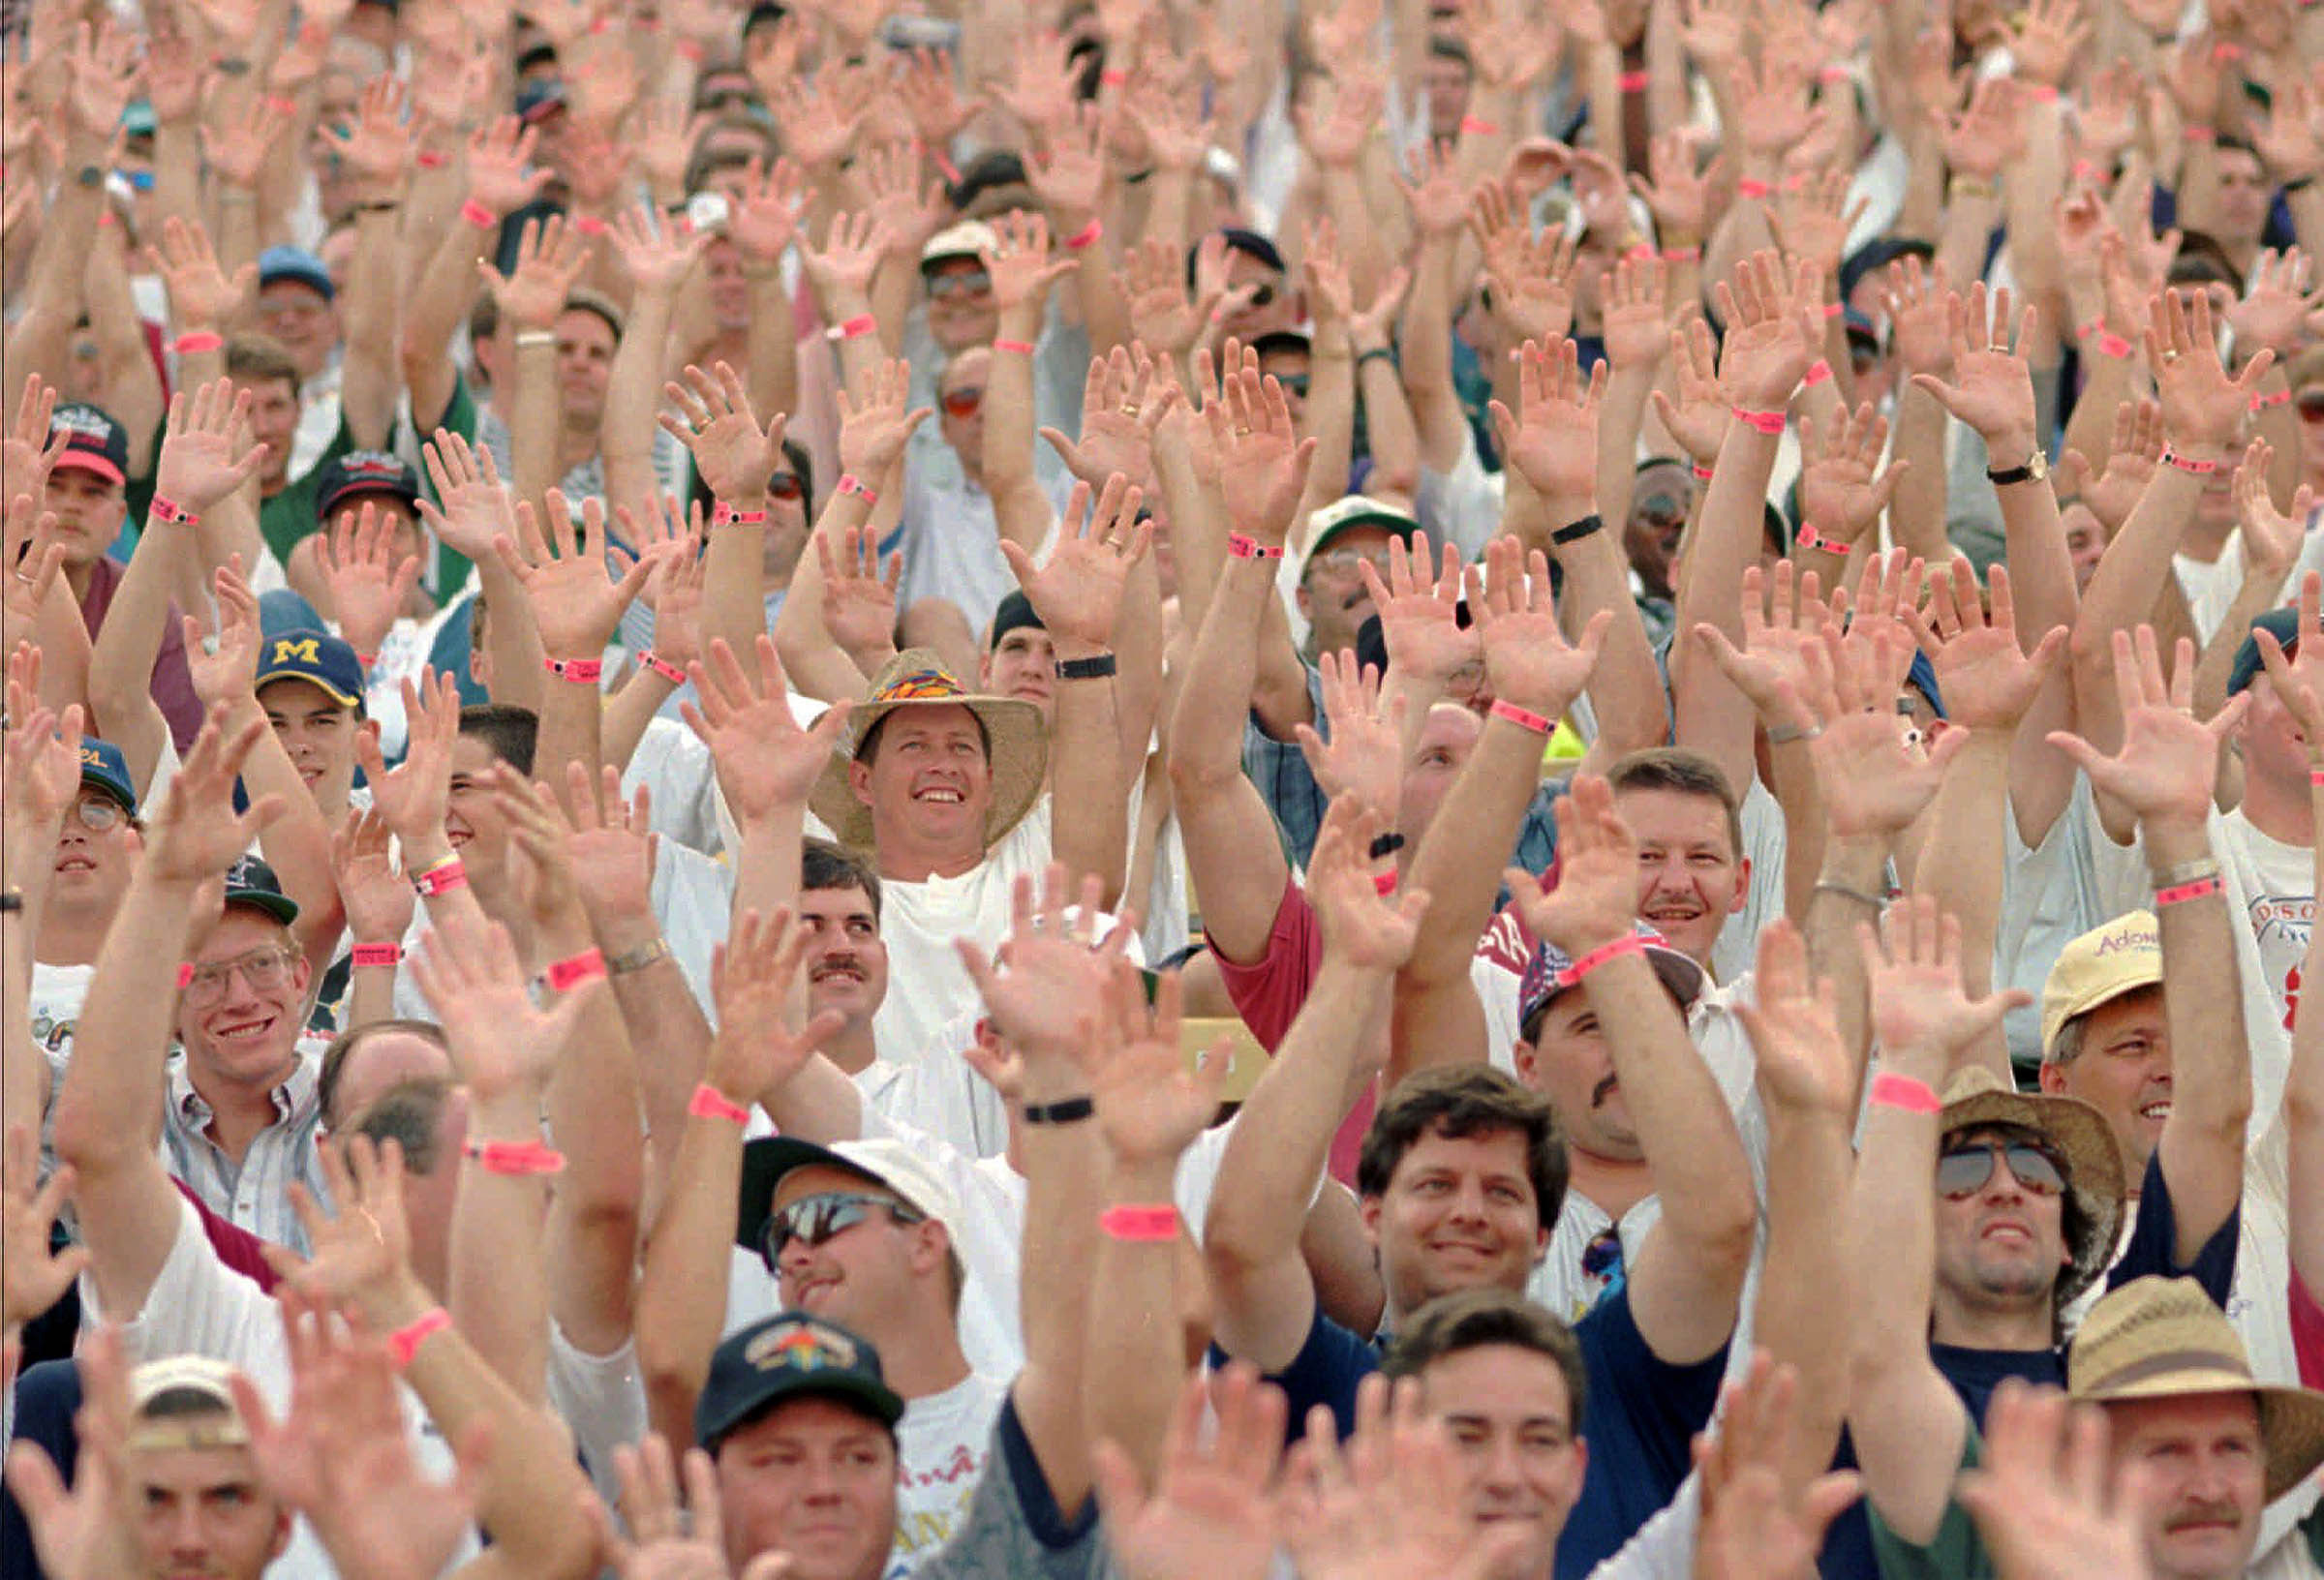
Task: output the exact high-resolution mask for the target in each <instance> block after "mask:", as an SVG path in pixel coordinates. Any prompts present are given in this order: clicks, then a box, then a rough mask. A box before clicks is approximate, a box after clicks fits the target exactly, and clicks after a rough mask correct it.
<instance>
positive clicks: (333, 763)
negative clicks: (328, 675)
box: [259, 679, 362, 816]
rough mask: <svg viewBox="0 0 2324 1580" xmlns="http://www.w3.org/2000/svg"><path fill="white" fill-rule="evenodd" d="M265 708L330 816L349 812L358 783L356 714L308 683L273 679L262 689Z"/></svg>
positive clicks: (304, 781)
mask: <svg viewBox="0 0 2324 1580" xmlns="http://www.w3.org/2000/svg"><path fill="white" fill-rule="evenodd" d="M259 706H260V708H263V709H264V710H265V711H266V722H267V723H268V724H269V725H270V726H272V728H273V730H274V738H275V739H276V740H277V741H280V742H281V743H282V744H283V749H284V750H285V751H287V752H289V753H290V754H291V767H293V768H295V769H297V770H298V777H299V782H300V783H302V784H304V785H305V786H306V787H307V792H308V794H310V795H312V796H313V797H314V798H315V803H316V805H319V806H321V808H322V809H323V812H324V814H325V815H326V816H331V815H336V814H337V813H339V812H341V811H344V810H346V808H347V797H348V792H349V790H350V789H351V788H352V786H353V784H354V782H355V732H356V731H357V730H359V729H360V728H361V727H362V726H361V725H360V724H359V723H358V722H357V721H356V719H355V711H354V710H353V709H352V708H349V707H347V706H345V705H343V704H341V703H339V702H336V701H334V700H332V698H331V697H330V696H329V695H328V694H327V693H325V692H324V691H323V690H322V688H321V686H318V685H314V684H310V683H308V682H306V681H301V680H291V679H285V680H280V681H268V682H267V683H266V684H264V685H261V686H260V687H259Z"/></svg>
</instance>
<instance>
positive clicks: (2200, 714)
mask: <svg viewBox="0 0 2324 1580" xmlns="http://www.w3.org/2000/svg"><path fill="white" fill-rule="evenodd" d="M2282 591H2283V576H2282V573H2281V572H2277V571H2267V570H2263V569H2260V568H2259V567H2257V566H2254V565H2251V564H2250V562H2248V561H2247V562H2246V569H2245V571H2244V581H2243V585H2242V586H2241V587H2239V588H2237V589H2236V592H2235V602H2233V603H2232V604H2230V605H2228V608H2227V616H2226V618H2225V619H2224V620H2221V621H2220V622H2219V625H2218V629H2217V630H2215V631H2213V632H2212V633H2211V640H2210V641H2209V642H2207V643H2205V644H2204V646H2203V656H2202V657H2201V658H2200V659H2198V660H2197V661H2196V664H2195V716H2196V717H2197V718H2210V717H2212V716H2214V715H2215V714H2217V713H2218V711H2219V710H2220V709H2221V708H2224V707H2226V706H2227V677H2228V675H2229V674H2230V673H2231V672H2232V671H2233V670H2234V668H2235V654H2236V650H2237V649H2238V648H2240V647H2242V646H2243V644H2244V638H2245V636H2246V635H2247V634H2248V632H2249V631H2250V629H2251V623H2252V622H2253V621H2254V620H2257V619H2258V618H2259V617H2260V616H2261V615H2263V614H2265V613H2267V612H2268V611H2269V610H2270V609H2273V608H2275V607H2276V606H2277V604H2278V601H2279V594H2280V593H2281V592H2282ZM2220 749H2221V750H2222V751H2225V750H2227V749H2228V748H2227V745H2226V744H2225V743H2221V747H2220Z"/></svg>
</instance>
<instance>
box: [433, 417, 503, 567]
mask: <svg viewBox="0 0 2324 1580" xmlns="http://www.w3.org/2000/svg"><path fill="white" fill-rule="evenodd" d="M419 458H420V464H421V465H422V466H423V467H424V468H425V469H426V471H427V474H428V490H429V493H431V494H433V495H434V496H435V497H436V499H437V500H441V501H443V504H442V506H441V507H439V506H438V505H437V504H436V503H435V502H433V501H430V500H429V499H428V497H427V495H424V494H423V495H422V496H420V501H419V519H420V520H422V521H424V522H426V523H427V526H428V531H429V532H434V533H435V534H436V535H437V537H438V538H440V539H441V540H442V541H443V544H444V546H445V547H447V548H449V549H452V550H453V551H455V552H457V553H459V554H463V555H466V556H467V557H468V558H469V559H471V560H473V561H476V562H485V561H487V560H488V559H489V558H490V556H491V554H492V552H493V551H492V543H493V539H494V538H496V537H500V536H503V535H513V534H514V533H515V532H516V502H515V500H514V498H513V496H511V495H510V494H509V492H508V489H507V486H506V485H505V484H504V483H503V482H502V481H501V473H500V469H499V468H498V467H497V466H495V465H494V463H493V459H492V452H491V451H490V450H487V449H483V448H480V447H474V446H472V445H471V444H470V443H469V442H468V441H467V440H465V439H462V438H461V437H460V436H459V435H458V434H454V433H449V432H447V431H445V430H444V429H442V428H439V429H437V430H436V437H435V438H434V439H432V440H430V441H427V442H426V443H424V444H422V445H421V446H420V447H419Z"/></svg>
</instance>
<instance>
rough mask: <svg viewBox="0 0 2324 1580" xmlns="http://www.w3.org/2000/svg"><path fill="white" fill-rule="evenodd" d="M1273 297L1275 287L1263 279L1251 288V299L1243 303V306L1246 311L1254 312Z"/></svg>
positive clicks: (1264, 305)
mask: <svg viewBox="0 0 2324 1580" xmlns="http://www.w3.org/2000/svg"><path fill="white" fill-rule="evenodd" d="M1274 299H1275V288H1274V287H1273V286H1272V285H1269V283H1268V282H1266V281H1264V280H1263V281H1261V282H1260V283H1259V284H1258V285H1257V286H1255V287H1253V288H1252V289H1251V299H1250V300H1249V301H1247V302H1245V303H1243V308H1244V310H1245V311H1247V312H1256V311H1257V310H1258V309H1260V308H1263V307H1266V306H1267V305H1268V304H1269V303H1270V302H1272V301H1273V300H1274Z"/></svg>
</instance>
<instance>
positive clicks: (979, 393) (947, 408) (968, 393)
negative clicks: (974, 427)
mask: <svg viewBox="0 0 2324 1580" xmlns="http://www.w3.org/2000/svg"><path fill="white" fill-rule="evenodd" d="M937 399H938V400H939V401H941V402H942V403H943V405H944V414H945V415H946V416H948V417H973V416H975V415H976V409H977V408H978V407H980V406H982V405H984V404H985V392H984V391H983V390H982V389H980V388H978V387H977V386H976V385H974V384H970V385H969V386H968V387H967V388H966V389H948V390H946V391H945V392H944V393H943V394H942V395H940V396H938V397H937Z"/></svg>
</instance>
